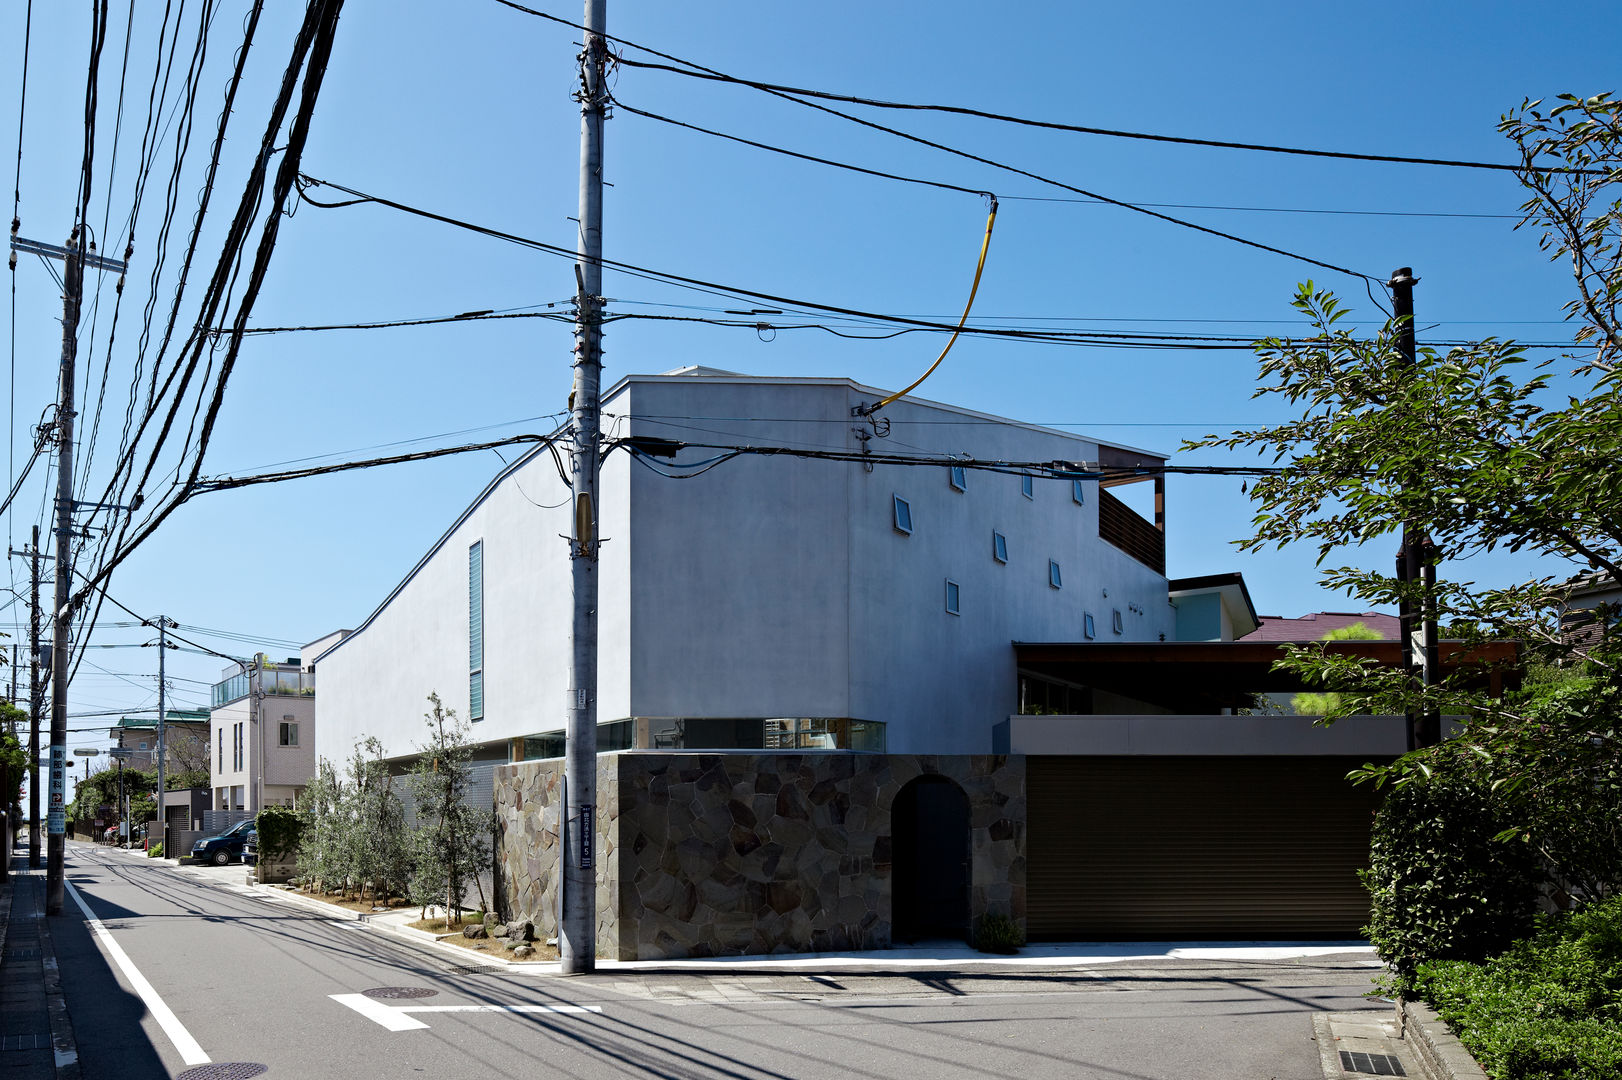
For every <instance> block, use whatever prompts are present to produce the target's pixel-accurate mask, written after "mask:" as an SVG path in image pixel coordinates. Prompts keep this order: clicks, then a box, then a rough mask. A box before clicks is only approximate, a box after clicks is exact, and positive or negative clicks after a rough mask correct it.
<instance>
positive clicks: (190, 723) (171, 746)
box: [107, 709, 209, 773]
mask: <svg viewBox="0 0 1622 1080" xmlns="http://www.w3.org/2000/svg"><path fill="white" fill-rule="evenodd" d="M163 727H164V731H163V749H164V762H163V767H164V770H165V771H166V772H170V773H176V772H183V771H185V770H188V769H201V770H207V769H208V767H209V758H208V730H209V719H208V710H207V709H167V710H165V712H164V724H163ZM107 736H108V738H110V739H112V740H113V745H114V747H116V748H118V749H122V750H128V751H130V752H131V755H130V756H129V757H127V758H124V759H123V760H124V764H125V765H126V766H127V767H128V768H131V769H142V770H148V771H149V770H152V769H155V768H157V765H158V718H157V717H156V716H126V717H123V718H122V719H120V720H119V721H118V723H117V724H116V725H115V726H114V727H113V728H112V729H111V730H109V731H108V732H107Z"/></svg>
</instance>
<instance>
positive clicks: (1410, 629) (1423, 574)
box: [1386, 266, 1442, 750]
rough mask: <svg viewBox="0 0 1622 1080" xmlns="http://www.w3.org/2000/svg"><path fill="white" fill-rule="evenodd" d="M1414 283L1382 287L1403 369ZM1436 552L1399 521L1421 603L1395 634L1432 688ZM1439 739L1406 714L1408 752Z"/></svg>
mask: <svg viewBox="0 0 1622 1080" xmlns="http://www.w3.org/2000/svg"><path fill="white" fill-rule="evenodd" d="M1418 282H1419V279H1418V278H1416V277H1414V272H1413V270H1412V269H1411V268H1409V267H1406V266H1404V267H1401V268H1400V269H1398V270H1397V271H1396V272H1395V273H1393V274H1392V275H1391V280H1390V281H1388V282H1387V283H1386V284H1387V285H1388V286H1389V287H1390V289H1391V314H1392V318H1393V319H1394V321H1395V322H1396V325H1397V351H1398V352H1399V353H1400V354H1401V356H1402V362H1403V366H1405V367H1409V368H1412V367H1414V366H1415V365H1416V364H1417V363H1418V349H1417V348H1416V346H1415V344H1414V286H1415V285H1416V284H1418ZM1435 558H1436V552H1435V548H1434V547H1433V545H1432V544H1431V541H1430V537H1428V536H1426V535H1425V532H1424V529H1422V528H1421V527H1420V524H1419V522H1417V521H1415V520H1414V519H1412V518H1409V519H1407V520H1405V521H1404V522H1403V523H1402V547H1401V549H1400V550H1399V551H1398V553H1397V580H1398V581H1399V582H1401V583H1402V584H1403V585H1408V586H1411V585H1412V584H1413V583H1415V582H1420V583H1421V585H1422V590H1423V592H1422V599H1421V600H1420V602H1419V603H1418V604H1415V603H1414V601H1413V600H1412V599H1411V598H1410V597H1409V596H1408V595H1406V593H1405V594H1404V596H1403V598H1402V600H1401V602H1400V603H1399V605H1398V608H1397V625H1398V631H1399V633H1400V634H1401V635H1402V665H1403V669H1404V670H1406V671H1409V672H1413V671H1415V670H1416V669H1417V670H1418V671H1419V673H1420V679H1421V681H1422V682H1423V683H1424V684H1425V685H1426V686H1434V685H1435V684H1436V682H1437V681H1438V679H1439V678H1440V675H1441V670H1440V668H1441V663H1440V657H1439V655H1438V649H1437V642H1436V605H1435V590H1436V563H1435ZM1416 623H1417V624H1418V627H1419V636H1420V641H1419V648H1418V649H1417V650H1416V649H1415V648H1414V629H1415V624H1416ZM1441 741H1442V719H1441V716H1440V715H1439V714H1438V713H1437V712H1436V711H1435V710H1434V709H1426V710H1425V711H1424V712H1420V711H1418V710H1415V709H1409V710H1408V749H1410V750H1415V749H1418V748H1419V747H1421V746H1435V745H1436V744H1437V743H1439V742H1441Z"/></svg>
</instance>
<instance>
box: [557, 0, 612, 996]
mask: <svg viewBox="0 0 1622 1080" xmlns="http://www.w3.org/2000/svg"><path fill="white" fill-rule="evenodd" d="M585 5H586V9H585V31H586V34H585V41H584V47H583V48H582V50H581V53H580V90H579V93H578V98H579V101H580V240H579V245H578V248H577V252H578V255H577V258H576V259H575V265H574V276H575V284H576V285H577V286H578V289H579V291H578V292H577V293H576V295H575V346H574V380H573V390H572V392H571V393H570V395H569V410H570V412H571V413H572V414H573V415H572V416H571V417H570V420H571V428H572V431H573V434H574V440H573V443H572V445H571V447H570V450H569V482H570V485H571V486H572V488H573V491H574V528H573V535H572V536H571V537H570V539H569V556H570V575H569V584H570V594H571V598H572V600H573V604H574V615H573V619H572V620H571V622H570V658H569V662H570V671H569V700H568V712H567V717H566V720H565V733H564V763H563V779H564V829H563V834H564V840H563V851H562V858H561V859H560V860H559V869H560V872H561V875H562V878H563V888H562V898H563V914H562V917H561V919H560V922H559V926H558V953H559V957H560V959H561V960H562V967H563V972H564V974H566V975H583V974H587V973H589V972H591V971H593V970H595V969H596V966H597V912H596V902H597V881H596V877H597V873H596V861H597V860H596V837H595V820H594V819H595V816H596V809H597V591H598V580H597V554H598V547H599V545H600V543H601V539H600V538H599V537H598V535H597V472H598V443H599V441H600V439H601V434H602V432H601V420H602V417H601V412H602V402H601V398H600V391H601V385H602V370H603V359H602V345H603V342H602V292H603V120H604V118H605V117H606V115H607V113H608V88H607V83H606V80H605V69H606V68H607V66H608V42H607V41H606V40H605V38H604V37H603V35H604V33H605V32H606V30H607V26H608V0H585Z"/></svg>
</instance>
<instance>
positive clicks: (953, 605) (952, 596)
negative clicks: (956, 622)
mask: <svg viewBox="0 0 1622 1080" xmlns="http://www.w3.org/2000/svg"><path fill="white" fill-rule="evenodd" d="M959 599H960V596H959V591H958V587H957V582H955V581H947V583H946V613H947V614H948V615H961V614H963V612H962V611H961V610H959V607H958V602H959Z"/></svg>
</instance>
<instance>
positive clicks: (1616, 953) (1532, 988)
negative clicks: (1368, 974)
mask: <svg viewBox="0 0 1622 1080" xmlns="http://www.w3.org/2000/svg"><path fill="white" fill-rule="evenodd" d="M1414 984H1415V987H1416V989H1417V990H1418V993H1419V996H1420V997H1422V998H1424V999H1425V1000H1426V1001H1428V1002H1430V1004H1431V1006H1432V1007H1433V1008H1434V1009H1435V1010H1436V1012H1437V1013H1438V1015H1440V1016H1441V1017H1442V1019H1443V1020H1446V1021H1447V1022H1448V1024H1450V1025H1451V1026H1452V1027H1453V1029H1454V1030H1455V1031H1457V1032H1458V1035H1459V1040H1460V1041H1461V1042H1463V1043H1464V1045H1465V1046H1466V1047H1467V1048H1468V1049H1469V1050H1470V1052H1471V1053H1472V1054H1474V1055H1475V1057H1476V1060H1477V1061H1479V1062H1480V1063H1481V1066H1482V1067H1483V1068H1484V1069H1486V1070H1487V1073H1488V1075H1490V1076H1492V1077H1493V1080H1615V1078H1616V1077H1619V1076H1622V897H1616V898H1613V899H1611V900H1608V901H1605V902H1604V903H1600V904H1594V905H1592V906H1590V907H1588V908H1585V909H1583V910H1581V911H1577V912H1573V913H1570V914H1566V915H1556V916H1551V917H1543V918H1540V919H1539V921H1538V925H1537V929H1536V931H1535V932H1534V933H1533V934H1532V935H1531V936H1530V937H1527V938H1524V939H1522V940H1521V941H1518V942H1516V943H1515V944H1514V945H1513V946H1511V947H1510V948H1509V949H1508V950H1507V951H1506V952H1504V953H1503V955H1501V956H1498V957H1495V958H1493V959H1491V960H1488V961H1486V962H1485V963H1480V964H1472V963H1466V962H1464V961H1458V960H1453V961H1438V962H1435V963H1430V964H1422V965H1420V967H1419V969H1418V971H1417V972H1416V973H1415V977H1414Z"/></svg>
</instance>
